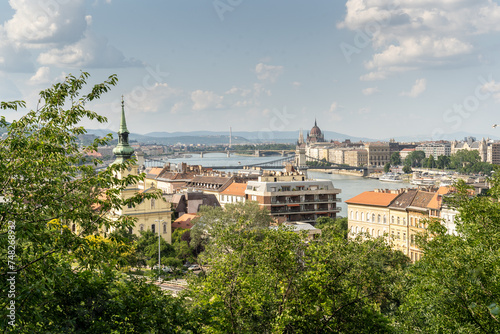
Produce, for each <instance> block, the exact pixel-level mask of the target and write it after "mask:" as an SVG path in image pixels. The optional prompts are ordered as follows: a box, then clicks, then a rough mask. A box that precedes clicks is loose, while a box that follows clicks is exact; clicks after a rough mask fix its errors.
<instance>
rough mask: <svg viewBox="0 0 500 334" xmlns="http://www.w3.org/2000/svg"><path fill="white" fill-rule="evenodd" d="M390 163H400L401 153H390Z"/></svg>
mask: <svg viewBox="0 0 500 334" xmlns="http://www.w3.org/2000/svg"><path fill="white" fill-rule="evenodd" d="M391 165H392V166H399V165H401V155H400V154H399V152H394V153H392V154H391Z"/></svg>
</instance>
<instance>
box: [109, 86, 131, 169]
mask: <svg viewBox="0 0 500 334" xmlns="http://www.w3.org/2000/svg"><path fill="white" fill-rule="evenodd" d="M129 133H130V132H128V130H127V122H126V120H125V103H124V102H123V96H122V118H121V122H120V129H119V130H118V145H116V147H115V148H114V149H113V153H114V155H116V160H115V161H114V162H113V164H121V163H124V162H125V161H127V160H129V159H130V158H131V157H132V154H134V149H133V148H132V147H131V146H130V145H129V143H128V135H129Z"/></svg>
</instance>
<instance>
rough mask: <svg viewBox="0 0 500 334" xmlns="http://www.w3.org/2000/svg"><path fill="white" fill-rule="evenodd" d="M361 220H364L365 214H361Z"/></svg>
mask: <svg viewBox="0 0 500 334" xmlns="http://www.w3.org/2000/svg"><path fill="white" fill-rule="evenodd" d="M361 220H364V215H363V212H361Z"/></svg>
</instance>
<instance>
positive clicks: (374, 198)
mask: <svg viewBox="0 0 500 334" xmlns="http://www.w3.org/2000/svg"><path fill="white" fill-rule="evenodd" d="M396 197H398V194H393V193H382V192H375V191H365V192H363V193H361V194H359V195H357V196H354V197H353V198H351V199H348V200H347V201H345V202H346V203H347V204H362V205H375V206H389V205H390V204H391V203H392V201H393V200H394V199H395V198H396Z"/></svg>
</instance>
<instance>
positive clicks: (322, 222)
mask: <svg viewBox="0 0 500 334" xmlns="http://www.w3.org/2000/svg"><path fill="white" fill-rule="evenodd" d="M314 227H316V228H319V229H321V230H326V229H331V230H332V231H334V232H335V233H338V234H340V235H343V236H345V237H346V238H347V234H348V232H349V222H348V219H347V217H339V218H336V219H333V218H330V217H319V218H318V219H316V225H315V226H314Z"/></svg>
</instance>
